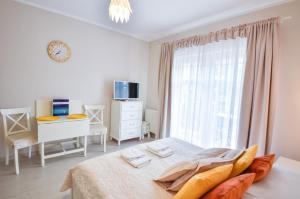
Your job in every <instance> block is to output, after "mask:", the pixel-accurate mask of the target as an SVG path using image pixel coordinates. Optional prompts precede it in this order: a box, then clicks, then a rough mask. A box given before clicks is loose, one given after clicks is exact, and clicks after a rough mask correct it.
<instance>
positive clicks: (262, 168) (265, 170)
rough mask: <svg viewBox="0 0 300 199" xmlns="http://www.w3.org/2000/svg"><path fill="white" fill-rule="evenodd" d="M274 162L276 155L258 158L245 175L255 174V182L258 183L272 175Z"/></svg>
mask: <svg viewBox="0 0 300 199" xmlns="http://www.w3.org/2000/svg"><path fill="white" fill-rule="evenodd" d="M274 160H275V154H271V155H266V156H262V157H257V158H255V159H254V161H253V162H252V164H251V165H250V166H249V167H248V169H247V170H246V171H245V173H255V174H256V176H255V179H254V182H258V181H260V180H262V179H263V178H265V177H266V176H267V175H268V174H269V173H270V171H271V169H272V166H273V162H274Z"/></svg>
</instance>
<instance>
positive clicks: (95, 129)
mask: <svg viewBox="0 0 300 199" xmlns="http://www.w3.org/2000/svg"><path fill="white" fill-rule="evenodd" d="M83 107H84V113H85V114H86V115H88V117H89V119H90V135H100V143H101V144H103V150H104V152H106V137H107V127H105V126H104V125H103V111H104V109H105V106H103V105H84V106H83Z"/></svg>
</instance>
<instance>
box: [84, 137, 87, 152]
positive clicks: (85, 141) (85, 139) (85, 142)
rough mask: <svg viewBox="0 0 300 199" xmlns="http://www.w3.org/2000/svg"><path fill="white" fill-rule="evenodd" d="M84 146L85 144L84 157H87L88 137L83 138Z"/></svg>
mask: <svg viewBox="0 0 300 199" xmlns="http://www.w3.org/2000/svg"><path fill="white" fill-rule="evenodd" d="M83 144H84V146H83V147H84V151H83V155H84V157H86V146H87V137H86V136H84V137H83Z"/></svg>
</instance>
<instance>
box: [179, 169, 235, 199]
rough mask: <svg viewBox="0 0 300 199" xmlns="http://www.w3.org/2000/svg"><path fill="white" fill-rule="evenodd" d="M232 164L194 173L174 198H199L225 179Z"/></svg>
mask: <svg viewBox="0 0 300 199" xmlns="http://www.w3.org/2000/svg"><path fill="white" fill-rule="evenodd" d="M232 167H233V165H232V164H229V165H224V166H220V167H216V168H214V169H211V170H209V171H206V172H203V173H199V174H196V175H194V176H193V177H192V178H191V179H189V181H187V183H185V184H184V186H183V187H182V188H181V189H180V190H179V191H178V192H177V194H176V195H175V197H174V199H198V198H200V197H202V196H203V195H204V194H205V193H206V192H208V191H209V190H211V189H212V188H214V187H215V186H217V185H219V184H220V183H222V182H223V181H225V180H226V179H227V178H228V177H229V175H230V173H231V171H232Z"/></svg>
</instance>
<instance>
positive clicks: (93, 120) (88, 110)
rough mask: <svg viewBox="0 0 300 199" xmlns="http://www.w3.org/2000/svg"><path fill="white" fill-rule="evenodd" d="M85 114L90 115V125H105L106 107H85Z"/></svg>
mask: <svg viewBox="0 0 300 199" xmlns="http://www.w3.org/2000/svg"><path fill="white" fill-rule="evenodd" d="M83 108H84V113H85V114H86V115H88V117H89V119H90V124H101V125H103V112H104V109H105V106H104V105H84V106H83Z"/></svg>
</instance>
